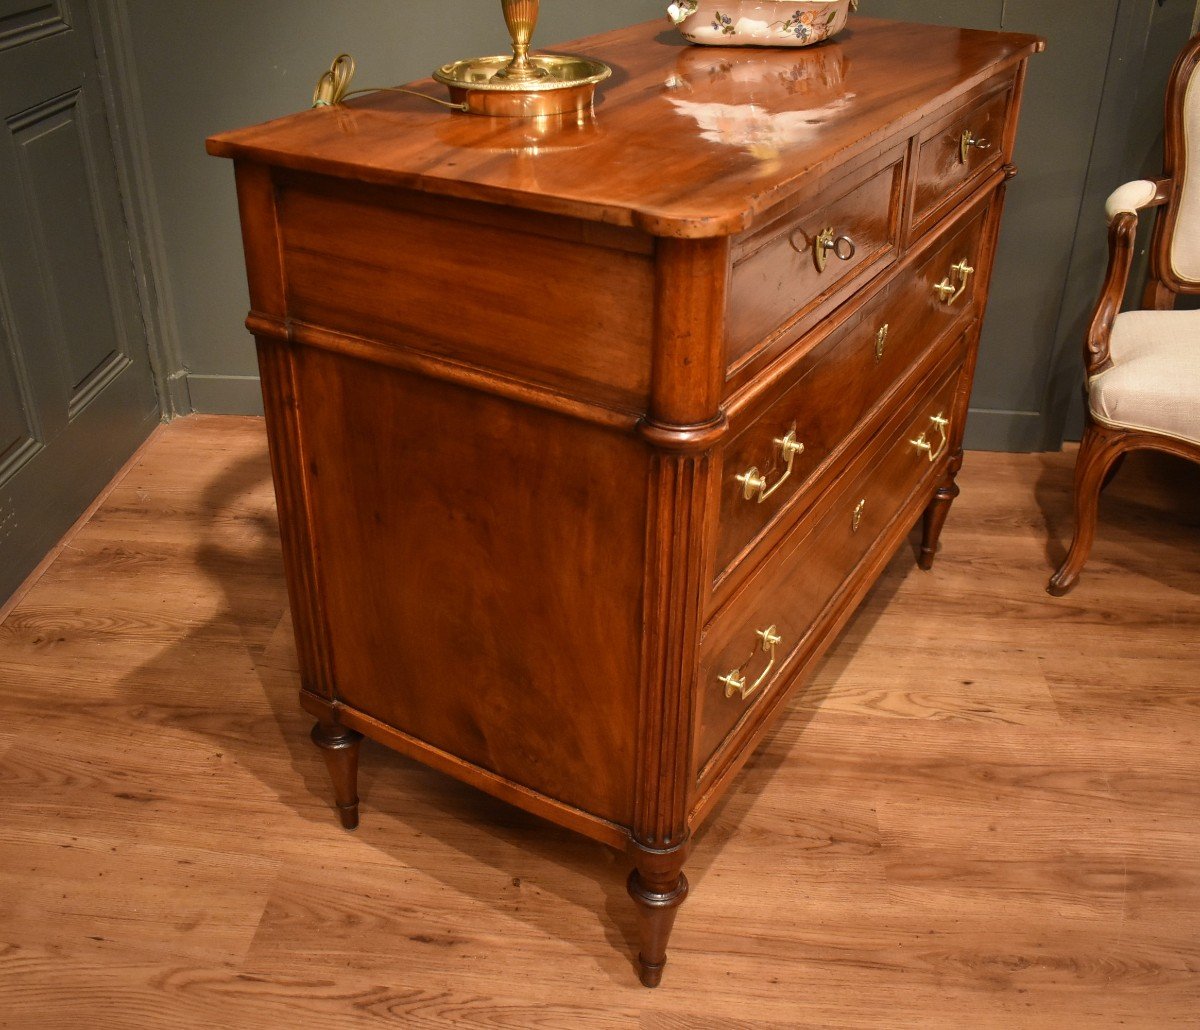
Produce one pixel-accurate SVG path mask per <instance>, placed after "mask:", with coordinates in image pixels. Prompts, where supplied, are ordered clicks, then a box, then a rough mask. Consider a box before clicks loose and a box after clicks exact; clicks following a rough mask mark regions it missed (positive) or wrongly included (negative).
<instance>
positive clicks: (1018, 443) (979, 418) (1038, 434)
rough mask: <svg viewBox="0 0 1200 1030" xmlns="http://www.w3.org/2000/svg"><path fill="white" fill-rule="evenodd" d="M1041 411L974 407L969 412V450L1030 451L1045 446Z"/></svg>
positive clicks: (967, 438) (1016, 452) (1022, 452)
mask: <svg viewBox="0 0 1200 1030" xmlns="http://www.w3.org/2000/svg"><path fill="white" fill-rule="evenodd" d="M1044 431H1045V430H1044V426H1043V419H1042V413H1041V412H1040V411H996V410H994V409H991V408H972V409H971V413H970V415H968V416H967V436H966V442H965V444H964V446H965V447H966V449H967V450H969V451H1005V452H1007V453H1010V454H1029V453H1032V452H1034V451H1042V450H1045V447H1044V446H1043V433H1044Z"/></svg>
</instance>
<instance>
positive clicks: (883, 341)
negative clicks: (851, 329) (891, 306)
mask: <svg viewBox="0 0 1200 1030" xmlns="http://www.w3.org/2000/svg"><path fill="white" fill-rule="evenodd" d="M891 328H892V327H891V326H890V325H889V324H887V323H886V322H885V323H884V324H883V325H881V326H880V327H879V331H878V332H876V334H875V364H877V365H878V364H879V362H881V361H882V360H883V352H884V351H885V350H886V349H887V338H888V333H889V332H890V331H891Z"/></svg>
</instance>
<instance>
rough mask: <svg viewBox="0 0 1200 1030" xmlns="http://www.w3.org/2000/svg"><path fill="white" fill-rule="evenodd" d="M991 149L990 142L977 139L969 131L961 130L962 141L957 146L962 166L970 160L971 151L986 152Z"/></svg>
mask: <svg viewBox="0 0 1200 1030" xmlns="http://www.w3.org/2000/svg"><path fill="white" fill-rule="evenodd" d="M991 149H992V142H991V140H986V139H978V138H977V137H976V136H975V133H973V132H972V131H971V130H970V129H963V131H962V139H961V140H960V141H959V144H958V156H959V158H961V160H962V163H963V164H966V163H967V162H968V161H970V160H971V151H972V150H981V151H987V150H991Z"/></svg>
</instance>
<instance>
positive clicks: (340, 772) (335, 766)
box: [312, 722, 362, 830]
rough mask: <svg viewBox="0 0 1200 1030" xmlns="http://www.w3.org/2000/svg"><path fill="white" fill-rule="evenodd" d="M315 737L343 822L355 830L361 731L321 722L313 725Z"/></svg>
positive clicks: (346, 826) (313, 737) (356, 823)
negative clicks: (331, 782)
mask: <svg viewBox="0 0 1200 1030" xmlns="http://www.w3.org/2000/svg"><path fill="white" fill-rule="evenodd" d="M312 740H313V743H314V744H316V745H317V747H319V748H320V749H321V754H322V755H323V756H324V758H325V766H326V768H327V769H328V770H329V778H330V779H331V780H332V781H333V795H334V799H335V801H336V802H337V810H338V815H339V816H340V817H341V820H342V825H343V826H344V827H345V828H346V829H347V830H353V829H355V828H356V827H357V826H358V749H359V745H360V744H362V734H361V733H357V732H355V731H354V730H350V729H347V728H346V727H345V726H341V725H339V724H338V723H335V722H319V723H317V724H316V726H314V727H313V731H312Z"/></svg>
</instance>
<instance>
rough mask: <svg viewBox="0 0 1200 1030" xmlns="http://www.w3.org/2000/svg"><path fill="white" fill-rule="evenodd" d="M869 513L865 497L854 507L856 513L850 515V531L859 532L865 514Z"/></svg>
mask: <svg viewBox="0 0 1200 1030" xmlns="http://www.w3.org/2000/svg"><path fill="white" fill-rule="evenodd" d="M866 513H867V499H866V498H865V497H864V498H863V499H862V500H861V501H859V502H858V504H857V505H856V506H855V508H854V514H853V515H852V516H851V517H850V531H851V532H853V533H857V532H858V531H859V529H861V528H862V520H863V516H864V515H865V514H866Z"/></svg>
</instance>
